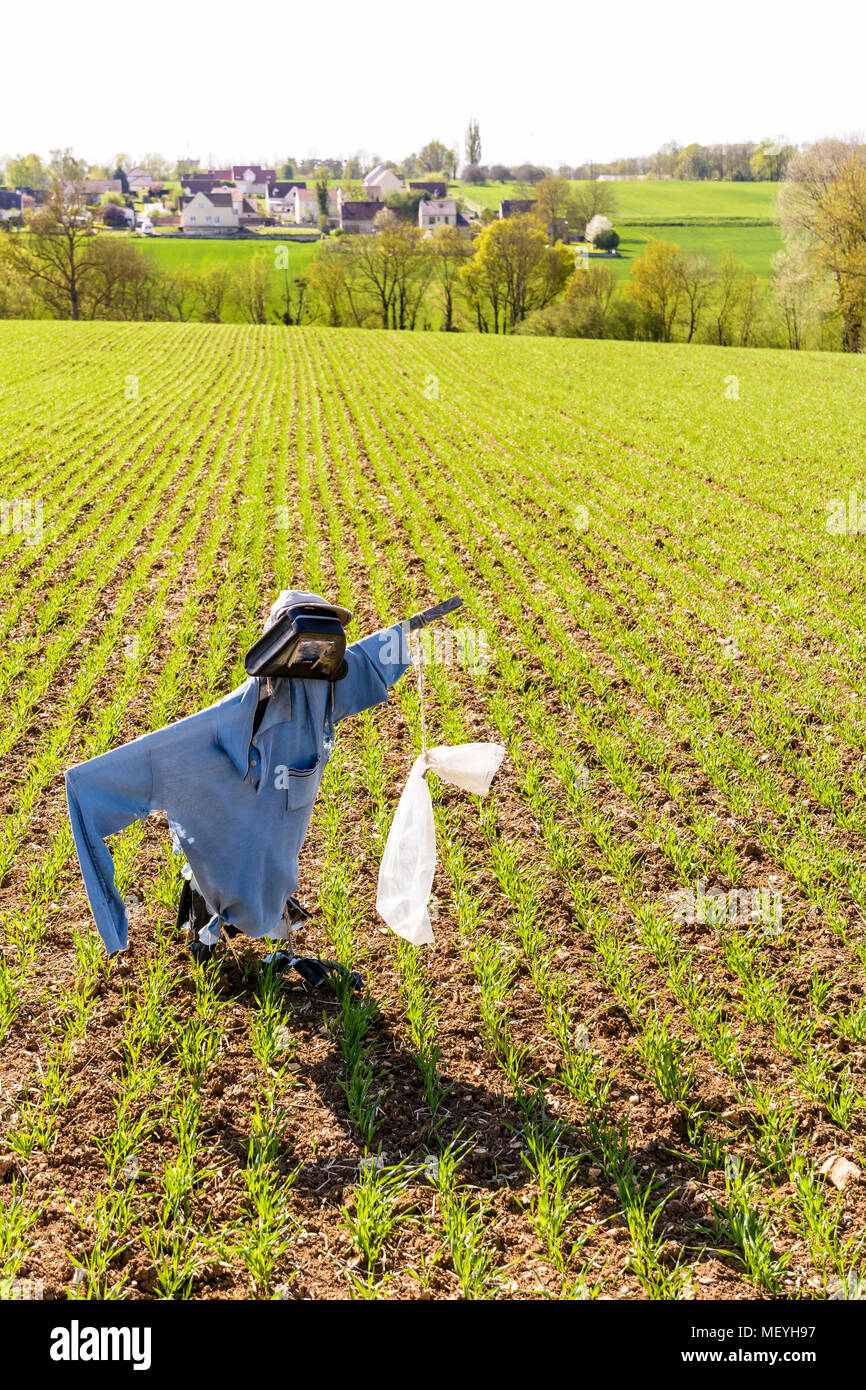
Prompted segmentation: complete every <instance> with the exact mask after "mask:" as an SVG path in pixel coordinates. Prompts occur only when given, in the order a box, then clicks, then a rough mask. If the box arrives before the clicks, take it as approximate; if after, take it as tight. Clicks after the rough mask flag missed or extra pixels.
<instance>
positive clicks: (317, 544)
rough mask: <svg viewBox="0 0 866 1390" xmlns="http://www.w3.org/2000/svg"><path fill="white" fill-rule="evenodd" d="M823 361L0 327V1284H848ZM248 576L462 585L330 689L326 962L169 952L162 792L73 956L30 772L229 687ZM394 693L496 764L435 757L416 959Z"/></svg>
mask: <svg viewBox="0 0 866 1390" xmlns="http://www.w3.org/2000/svg"><path fill="white" fill-rule="evenodd" d="M863 381H864V364H863V359H862V358H854V357H850V358H847V357H843V356H841V355H831V354H813V353H807V352H803V353H782V352H771V351H761V350H754V351H744V350H737V349H714V348H704V347H686V346H672V347H664V346H661V345H655V344H631V343H617V342H589V341H580V340H568V341H566V340H549V339H530V338H498V339H493V338H489V337H482V336H478V335H476V336H470V335H456V336H452V335H444V334H432V333H431V334H424V333H418V334H396V333H394V334H392V333H366V332H363V331H351V330H327V329H322V330H315V329H294V330H289V331H287V330H285V329H283V328H277V327H251V326H244V327H235V326H231V325H225V326H215V327H208V326H206V325H200V324H166V323H160V324H134V323H130V324H106V323H80V324H71V323H60V322H35V321H28V322H19V323H15V322H10V321H4V322H0V497H2V499H3V527H2V530H0V557H2V566H0V631H2V634H3V642H2V644H0V709H2V718H0V764H2V782H0V787H2V802H0V816H2V820H0V882H2V888H3V895H2V901H0V1043H2V1047H0V1133H2V1143H0V1156H2V1160H3V1164H2V1169H0V1281H2V1287H3V1289H4V1291H5V1290H7V1289H9V1288H13V1289H14V1288H15V1287H19V1288H20V1287H23V1285H21V1284H19V1285H17V1286H16V1285H14V1281H16V1280H18V1281H24V1280H29V1281H41V1296H44V1297H45V1298H46V1299H60V1300H66V1299H71V1300H84V1299H99V1300H101V1299H112V1300H137V1301H149V1300H161V1299H179V1300H188V1299H193V1300H199V1299H210V1298H219V1299H248V1298H253V1299H262V1300H267V1299H272V1298H282V1299H291V1300H293V1299H298V1300H307V1299H345V1298H359V1299H375V1300H377V1299H409V1298H418V1297H425V1298H430V1299H440V1300H450V1299H470V1300H475V1299H496V1300H511V1299H514V1300H517V1299H520V1300H523V1299H527V1300H545V1299H555V1300H571V1299H581V1300H591V1299H595V1298H599V1297H606V1298H611V1299H615V1300H630V1299H640V1300H666V1299H675V1300H681V1299H696V1300H699V1299H710V1300H717V1299H726V1300H734V1299H736V1300H743V1301H746V1302H748V1301H753V1300H775V1301H780V1302H785V1301H787V1300H797V1301H809V1300H824V1299H827V1298H830V1297H834V1298H862V1296H863V1291H864V1287H866V1268H864V1256H863V1234H862V1233H863V1230H864V1223H866V1187H864V1185H863V1183H862V1180H861V1178H860V1176H859V1174H860V1171H861V1170H862V1169H863V1168H864V1167H866V1005H864V1001H863V981H864V967H866V941H864V933H863V923H864V919H866V848H864V846H866V676H864V647H866V637H864V632H866V611H864V614H863V615H862V616H861V613H860V609H861V607H864V608H866V599H864V594H866V556H864V549H863V545H862V543H861V542H862V536H861V534H860V532H861V529H862V527H863V526H864V525H866V523H863V522H862V521H861V519H860V512H861V511H862V502H859V501H858V500H857V490H858V489H860V488H861V485H862V481H863V472H862V450H861V448H860V444H859V440H860V438H861V437H862V430H863V429H866V404H864V402H866V396H864V391H863ZM861 426H862V429H861ZM852 490H853V496H852ZM280 588H311V589H314V590H318V591H320V592H322V593H323V594H325V595H328V596H330V597H331V598H332V599H333V600H335V601H338V602H340V603H341V604H343V605H345V606H346V607H347V608H349V609H350V610H352V612H353V613H354V614H355V617H354V619H353V622H352V624H351V627H350V632H349V635H350V639H354V638H355V637H356V636H359V635H361V634H362V633H365V632H371V631H375V630H376V629H377V628H379V627H381V626H384V625H387V624H390V623H391V622H393V621H395V620H396V619H397V618H399V617H402V616H404V615H407V614H409V613H411V612H413V611H415V610H416V609H417V608H420V607H421V606H423V605H425V604H427V603H430V602H432V601H434V599H436V598H443V597H445V596H447V595H449V594H451V593H455V592H458V593H460V594H462V595H463V598H464V600H465V609H464V611H463V613H462V614H461V616H460V624H459V625H460V627H461V628H462V629H463V641H462V644H461V643H460V642H458V643H456V644H455V643H453V642H449V641H447V640H445V639H446V638H447V636H448V632H449V631H451V630H452V629H450V628H443V629H442V631H441V632H440V637H441V639H442V640H441V641H440V642H439V643H437V644H436V645H434V646H433V647H432V650H430V651H429V655H430V657H431V659H430V661H429V663H428V664H427V665H426V674H425V676H424V681H423V687H422V688H423V705H422V698H421V696H420V695H419V690H418V686H417V684H416V680H415V676H414V674H411V673H410V675H409V676H408V677H407V678H405V679H404V680H402V681H401V682H399V683H398V684H397V686H396V687H395V689H394V690H393V691H392V692H391V694H390V698H389V700H388V702H387V704H384V705H381V706H378V707H377V708H375V709H373V710H371V711H369V712H367V713H365V714H363V715H361V716H358V717H356V718H354V719H351V720H348V721H346V722H345V723H344V724H341V725H340V726H339V732H338V740H337V744H336V748H335V751H334V754H333V756H332V757H331V759H330V762H329V764H328V767H327V771H326V775H325V780H324V782H323V784H322V789H321V792H320V795H319V798H318V801H317V804H316V807H315V809H314V814H313V820H312V823H311V828H310V833H309V836H308V839H307V842H306V845H305V847H304V850H303V852H302V856H301V878H300V891H301V893H302V894H303V896H304V898H305V900H306V902H307V905H308V907H309V908H310V909H311V910H312V913H313V916H312V920H311V922H310V923H309V924H308V926H307V928H306V932H305V935H304V938H303V945H302V947H301V949H302V950H303V951H304V952H305V953H309V954H325V955H327V956H330V957H332V958H337V959H338V960H340V961H342V962H344V963H345V964H347V965H349V964H351V965H352V966H354V967H355V968H357V969H359V970H360V971H361V972H362V974H363V977H364V980H365V988H364V991H363V993H361V994H357V995H356V994H355V993H353V992H352V991H351V990H341V991H340V992H338V993H337V994H336V995H335V994H333V993H329V992H328V991H326V990H315V989H308V988H307V987H306V986H305V985H304V984H303V982H302V981H301V979H300V977H296V976H294V975H292V976H291V977H290V978H285V977H280V976H277V975H275V974H274V973H273V971H272V969H270V968H269V967H266V966H265V964H264V959H263V957H264V953H265V950H266V949H267V946H266V943H264V942H261V941H254V940H251V939H249V938H247V937H245V936H243V935H242V936H240V937H238V938H235V939H234V940H233V941H223V942H222V943H221V944H220V946H219V947H218V948H217V954H216V956H215V958H214V959H213V960H212V961H211V962H210V964H208V965H207V966H206V967H196V966H194V965H193V963H192V961H191V959H190V956H189V954H188V951H187V948H186V942H185V940H184V938H183V935H182V934H181V933H179V932H178V929H177V926H176V908H177V900H178V893H179V889H180V876H179V867H178V861H177V859H176V858H175V857H174V856H173V855H172V853H171V846H170V842H169V835H168V830H167V826H166V824H165V821H164V817H161V815H160V813H159V812H153V813H151V814H150V816H149V817H148V818H147V819H146V820H141V821H137V822H135V823H133V824H132V825H131V826H129V827H128V828H127V829H125V830H124V831H122V832H121V833H120V834H118V835H116V836H114V837H113V839H112V851H113V855H114V861H115V867H116V876H117V885H118V889H119V892H120V893H121V895H122V896H123V897H124V898H125V899H126V901H127V904H128V908H129V914H130V936H129V949H128V950H127V951H126V952H125V953H123V954H121V955H116V956H113V957H111V958H107V957H106V956H105V955H104V954H103V952H102V948H101V945H100V943H99V940H98V938H97V936H96V932H95V929H94V925H93V921H92V919H91V916H90V913H89V910H88V906H87V901H86V898H85V895H84V891H83V886H82V881H81V876H80V873H79V870H78V866H77V863H76V858H75V853H74V847H73V843H72V837H71V832H70V826H69V821H68V818H67V811H66V804H65V799H64V782H63V774H64V770H65V769H66V768H68V767H69V766H71V765H73V764H76V763H78V762H81V761H83V760H85V759H88V758H91V757H94V756H96V755H98V754H100V753H101V752H103V751H105V750H107V749H109V748H112V747H114V746H116V745H118V744H120V743H123V742H125V741H127V740H129V739H132V738H134V737H136V736H137V735H139V734H143V733H145V732H147V731H149V730H152V729H156V728H159V727H162V726H163V725H165V724H166V723H168V722H170V721H173V720H176V719H179V718H182V717H183V716H184V715H186V714H188V713H190V712H192V711H193V710H196V709H200V708H203V707H204V706H206V705H208V704H210V703H212V702H215V701H217V700H219V699H220V698H221V697H222V696H223V695H224V694H226V693H227V692H228V691H229V690H231V689H232V688H233V687H235V686H236V685H237V684H238V683H239V682H240V681H241V680H242V679H243V664H242V656H243V653H244V651H245V649H246V648H247V646H248V645H249V644H250V643H251V641H252V640H254V638H255V637H256V636H257V635H258V634H259V632H260V630H261V625H262V621H263V619H264V617H265V615H266V614H267V612H268V609H269V606H270V604H271V601H272V599H273V596H274V593H275V592H276V591H277V590H279V589H280ZM422 717H423V720H424V722H423V723H422ZM424 729H426V736H427V740H428V742H429V745H433V744H436V743H449V744H457V743H462V742H466V741H470V740H481V741H492V742H495V743H498V744H500V745H502V746H503V747H504V748H505V750H506V757H505V760H504V762H503V764H502V767H501V769H500V772H499V774H498V775H497V778H496V780H495V782H494V784H493V787H492V790H491V793H490V795H489V796H488V797H487V798H486V799H484V800H482V799H480V798H475V797H471V796H469V795H466V794H464V793H462V792H458V791H456V790H455V789H454V788H450V787H447V786H446V785H444V784H441V783H438V782H437V780H436V778H435V777H434V776H432V775H431V778H430V781H431V783H432V795H433V800H434V814H435V820H436V826H437V834H438V848H439V863H438V869H437V874H436V878H435V882H434V885H433V886H434V895H435V896H434V902H433V904H432V905H431V907H432V908H435V911H434V912H433V915H434V918H435V921H434V931H435V935H436V944H435V947H431V948H427V947H425V948H419V949H416V948H413V947H411V946H408V945H407V944H406V943H405V942H402V941H400V940H398V939H397V938H394V937H392V936H390V935H389V934H388V932H387V930H386V929H385V928H384V926H383V923H382V922H381V920H380V919H379V917H378V916H377V913H376V910H375V897H376V881H377V872H378V866H379V862H380V858H381V855H382V850H383V844H384V840H385V837H386V835H387V831H388V828H389V826H390V823H391V819H392V816H393V812H394V808H395V804H396V801H397V798H398V796H399V794H400V791H401V788H402V786H403V784H404V781H405V778H406V776H407V773H408V770H409V768H410V766H411V765H412V763H413V760H414V759H415V758H416V756H417V755H418V754H419V753H420V751H421V748H422V738H423V731H424ZM203 794H204V795H206V791H204V792H203ZM10 1281H12V1282H10ZM30 1287H32V1285H30ZM5 1296H7V1297H8V1296H10V1295H9V1294H8V1293H7V1294H6V1295H5ZM12 1296H14V1293H13V1295H12ZM37 1296H40V1295H37ZM744 1318H745V1315H744ZM746 1320H747V1319H746ZM121 1321H122V1319H121ZM779 1321H780V1322H784V1321H785V1314H784V1312H783V1311H780V1314H779ZM798 1321H799V1319H798Z"/></svg>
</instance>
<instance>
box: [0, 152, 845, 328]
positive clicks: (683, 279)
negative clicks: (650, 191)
mask: <svg viewBox="0 0 866 1390" xmlns="http://www.w3.org/2000/svg"><path fill="white" fill-rule="evenodd" d="M537 193H538V196H537V199H536V206H535V208H534V209H533V211H532V212H529V213H526V214H524V215H522V216H518V217H509V218H506V219H504V220H501V221H500V220H498V219H497V220H495V221H492V222H490V223H489V224H488V225H487V226H485V227H484V228H483V229H482V230H481V231H480V232H479V234H478V235H477V236H476V237H475V238H474V239H473V240H469V239H468V238H467V237H465V236H464V235H463V234H462V232H461V231H460V230H459V229H458V228H456V227H449V226H440V227H438V228H437V229H436V230H435V231H434V232H433V234H432V235H424V234H423V233H422V232H421V230H420V229H419V228H418V227H417V226H416V225H415V224H414V221H413V220H412V218H411V216H407V215H405V209H403V208H402V207H400V206H398V207H386V208H384V209H383V210H382V211H381V212H380V213H379V214H378V216H377V219H376V222H377V230H376V234H375V235H372V236H342V235H338V234H334V235H332V236H331V237H329V238H327V239H326V240H325V241H324V242H323V244H322V248H321V251H320V254H319V255H318V256H316V257H315V258H314V259H313V260H312V261H311V262H310V264H309V265H308V266H307V267H306V269H305V270H304V271H303V272H302V273H301V274H300V275H294V276H292V275H290V274H289V271H288V269H286V268H284V267H282V266H281V265H280V263H279V256H280V254H281V251H284V247H281V246H280V244H277V245H276V246H274V245H272V246H271V247H270V248H269V249H268V250H264V249H263V250H262V251H261V252H260V253H258V254H256V255H254V256H253V257H251V258H250V260H249V261H248V262H246V263H245V264H244V265H242V266H234V267H231V266H229V265H228V264H219V263H216V264H214V265H212V266H210V267H209V268H207V269H206V270H204V271H202V272H200V273H194V272H191V271H188V270H175V271H171V270H167V269H164V268H162V267H160V266H159V265H158V264H157V263H156V262H155V261H154V260H153V259H152V258H151V257H150V256H147V255H146V254H144V253H143V251H142V250H140V249H139V246H138V245H137V244H136V243H135V241H133V240H131V239H130V238H128V237H127V236H126V235H125V234H123V233H115V232H109V231H104V230H103V231H99V232H96V230H95V216H94V212H93V210H92V209H90V208H89V207H88V206H87V202H86V199H85V198H84V196H83V193H81V192H80V190H78V191H76V185H75V184H74V183H73V184H72V185H71V186H70V185H69V184H68V183H66V184H64V183H63V182H61V181H60V180H56V181H55V184H54V186H53V189H52V192H51V195H50V197H49V198H48V199H47V200H46V202H45V204H44V205H43V206H42V207H39V208H37V209H35V210H33V211H32V212H30V213H28V215H27V219H26V222H25V226H24V229H23V230H22V231H8V232H7V233H6V234H5V235H2V236H0V315H2V316H4V317H33V316H46V315H48V316H52V317H65V318H73V319H80V318H129V319H159V318H165V319H177V320H184V319H201V320H204V321H206V322H212V323H213V322H221V321H226V320H228V319H232V318H243V319H245V320H247V321H249V322H253V323H268V322H281V323H283V324H286V325H293V324H302V323H322V324H327V325H331V326H335V327H336V326H352V327H362V328H384V329H397V330H400V329H403V330H407V329H408V330H411V329H427V328H442V329H444V330H445V331H454V330H458V329H462V330H469V331H473V330H474V331H477V332H480V333H494V334H496V333H513V332H522V333H537V334H546V335H554V336H581V337H616V338H633V339H652V340H656V341H660V342H672V341H683V342H687V343H691V342H711V343H716V344H718V345H721V346H725V345H729V344H739V345H744V346H754V345H770V346H784V347H790V348H801V347H824V348H842V349H843V350H845V351H850V352H859V351H863V350H864V348H866V145H864V144H862V143H860V142H857V141H842V140H824V141H821V142H819V143H818V144H816V145H813V146H811V147H810V148H809V149H807V150H805V151H803V152H801V153H800V154H798V155H797V156H796V157H795V158H794V159H792V160H791V161H790V163H789V165H788V176H787V178H786V180H785V182H784V184H783V186H782V188H781V190H780V198H779V207H780V219H781V225H782V230H783V233H784V235H785V245H784V248H783V250H782V251H781V252H780V253H779V254H778V255H777V256H776V257H775V258H774V261H773V264H772V272H771V276H770V279H769V283H768V285H767V286H766V287H765V286H763V285H762V282H761V280H760V279H759V277H758V276H757V275H755V274H754V273H753V272H751V271H749V270H748V269H747V268H746V267H744V266H742V265H739V264H738V263H737V261H736V260H735V258H734V257H733V256H732V255H730V254H729V255H726V256H724V257H723V258H722V260H721V261H720V262H718V263H714V262H713V261H711V260H710V258H709V257H707V256H705V255H702V254H700V253H694V252H687V251H684V250H682V249H681V248H680V247H679V246H677V245H676V244H673V243H669V242H665V241H652V242H650V243H649V245H648V247H647V249H646V251H645V253H644V255H643V256H641V257H640V258H639V259H637V260H636V261H635V262H634V264H633V265H632V267H631V270H630V274H629V276H628V278H627V279H626V280H625V281H624V282H621V281H620V280H619V279H618V278H617V276H616V275H615V274H614V272H613V271H612V269H611V268H610V267H609V266H608V265H599V264H597V263H596V264H593V263H589V262H586V261H584V260H583V259H582V257H581V253H580V252H578V260H577V262H576V261H575V251H574V249H573V248H572V247H569V246H567V245H565V244H564V242H563V240H562V239H561V238H562V234H563V231H564V229H565V228H568V229H569V230H571V229H573V228H574V227H577V228H580V227H586V226H587V224H588V223H589V222H590V221H592V220H593V219H595V218H599V217H603V215H604V213H603V209H604V208H605V207H607V208H612V206H613V205H612V203H611V201H610V200H611V199H612V197H613V193H612V190H610V189H609V186H608V185H606V184H598V183H593V184H585V185H580V186H578V187H577V188H575V187H574V186H572V185H571V184H570V183H569V182H568V181H567V180H563V179H558V178H556V177H549V178H547V179H545V180H543V181H542V184H540V185H539V187H538V190H537ZM410 211H411V209H410Z"/></svg>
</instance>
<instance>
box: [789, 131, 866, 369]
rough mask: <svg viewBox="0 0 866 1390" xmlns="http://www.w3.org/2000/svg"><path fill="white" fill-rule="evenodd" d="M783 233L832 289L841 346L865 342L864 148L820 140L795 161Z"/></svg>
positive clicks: (849, 347)
mask: <svg viewBox="0 0 866 1390" xmlns="http://www.w3.org/2000/svg"><path fill="white" fill-rule="evenodd" d="M779 211H780V214H781V221H782V228H783V230H784V231H785V233H786V234H787V235H788V236H789V237H793V238H794V239H795V240H797V241H799V242H800V243H801V244H802V246H803V248H804V252H805V255H806V257H807V262H808V264H809V265H810V267H811V269H812V273H813V274H814V276H815V278H816V279H821V278H826V279H829V281H830V282H831V283H832V285H833V287H834V291H835V296H836V305H837V309H838V312H839V316H840V319H841V323H842V346H843V348H844V349H845V351H847V352H859V351H861V350H862V348H863V346H864V341H866V334H864V321H866V145H863V144H860V143H858V142H855V141H851V140H848V141H845V140H822V141H820V142H819V143H818V144H816V145H812V146H810V148H809V149H807V150H805V151H804V152H803V153H802V154H798V155H796V156H795V157H794V158H793V159H792V160H791V162H790V164H789V165H788V170H787V179H786V181H785V183H784V184H783V185H782V188H781V189H780V191H779Z"/></svg>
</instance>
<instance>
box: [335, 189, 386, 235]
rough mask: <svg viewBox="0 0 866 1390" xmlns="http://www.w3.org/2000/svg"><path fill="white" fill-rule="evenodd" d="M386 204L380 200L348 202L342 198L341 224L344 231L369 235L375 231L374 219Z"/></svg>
mask: <svg viewBox="0 0 866 1390" xmlns="http://www.w3.org/2000/svg"><path fill="white" fill-rule="evenodd" d="M384 206H385V204H384V203H383V202H381V201H380V200H377V201H375V202H368V203H348V202H344V201H343V199H342V198H341V199H340V226H341V228H342V229H343V231H344V232H358V233H361V234H363V235H365V236H369V235H370V233H371V232H375V230H376V228H375V226H374V225H373V219H374V218H375V216H376V213H377V212H381V211H382V209H383V208H384Z"/></svg>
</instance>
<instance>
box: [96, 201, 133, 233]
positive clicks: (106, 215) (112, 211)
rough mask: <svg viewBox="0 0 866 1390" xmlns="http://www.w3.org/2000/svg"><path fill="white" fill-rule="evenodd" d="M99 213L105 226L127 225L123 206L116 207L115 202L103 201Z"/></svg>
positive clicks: (117, 226)
mask: <svg viewBox="0 0 866 1390" xmlns="http://www.w3.org/2000/svg"><path fill="white" fill-rule="evenodd" d="M101 215H102V223H103V226H105V227H115V228H123V227H127V226H128V225H129V224H128V222H127V220H126V216H125V214H124V211H123V208H122V207H118V205H117V203H105V204H104V205H103V207H102V209H101Z"/></svg>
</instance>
